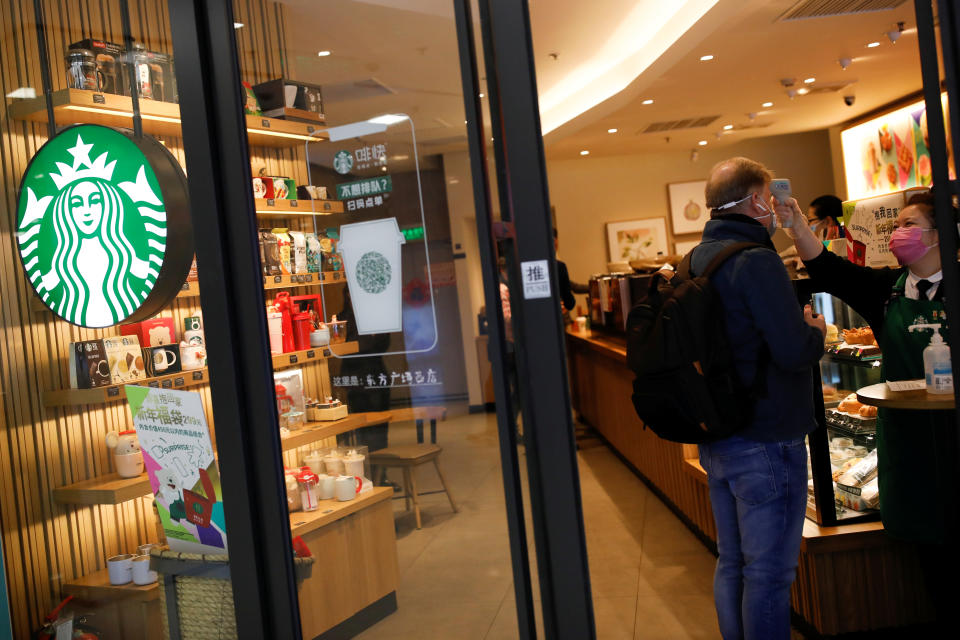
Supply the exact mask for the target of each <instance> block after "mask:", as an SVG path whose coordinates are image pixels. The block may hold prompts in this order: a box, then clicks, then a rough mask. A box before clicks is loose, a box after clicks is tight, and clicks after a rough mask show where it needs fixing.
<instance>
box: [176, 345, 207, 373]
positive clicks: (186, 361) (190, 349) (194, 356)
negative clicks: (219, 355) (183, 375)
mask: <svg viewBox="0 0 960 640" xmlns="http://www.w3.org/2000/svg"><path fill="white" fill-rule="evenodd" d="M180 361H181V362H182V363H183V370H184V371H192V370H193V369H202V368H203V367H205V366H206V365H207V354H206V349H205V348H204V346H203V345H199V344H187V343H185V342H181V343H180Z"/></svg>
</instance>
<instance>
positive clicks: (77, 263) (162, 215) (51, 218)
mask: <svg viewBox="0 0 960 640" xmlns="http://www.w3.org/2000/svg"><path fill="white" fill-rule="evenodd" d="M17 242H18V244H19V248H20V256H21V259H22V261H23V266H24V269H25V270H26V272H27V277H28V278H29V279H30V282H31V284H32V285H33V287H34V289H35V290H36V292H37V294H38V295H39V296H40V297H41V298H42V299H43V301H44V303H45V304H46V305H47V306H48V307H50V309H52V310H53V311H54V312H55V313H56V314H57V315H59V316H60V317H62V318H64V319H65V320H67V321H69V322H71V323H73V324H77V325H81V326H85V327H108V326H112V325H115V324H118V323H120V322H122V321H124V320H126V319H128V318H130V317H131V316H132V315H134V314H135V312H137V310H138V309H140V307H141V306H142V305H143V304H144V302H145V301H146V300H147V298H148V296H150V294H151V291H152V290H153V289H154V286H155V285H156V283H157V280H158V278H159V277H160V273H161V270H162V267H163V265H164V260H165V257H166V254H167V211H166V209H165V206H164V200H163V197H162V191H161V188H160V184H159V182H158V180H157V176H156V174H155V173H154V170H153V167H152V166H151V163H150V162H149V161H148V160H147V157H146V156H145V154H144V152H143V151H141V149H140V148H139V147H138V146H137V144H135V143H134V142H133V141H132V140H131V139H130V138H129V137H127V136H126V135H124V134H122V133H120V132H119V131H116V130H114V129H110V128H107V127H100V126H94V125H83V126H77V127H71V128H69V129H67V130H66V131H64V132H63V133H62V134H60V135H59V136H57V137H55V138H53V139H51V140H50V141H49V142H48V143H47V144H45V145H44V146H43V148H41V149H40V151H39V152H38V153H37V154H36V155H35V156H34V158H33V160H32V161H31V163H30V166H29V167H28V169H27V172H26V173H25V174H24V178H23V184H22V186H21V192H20V197H19V202H18V217H17Z"/></svg>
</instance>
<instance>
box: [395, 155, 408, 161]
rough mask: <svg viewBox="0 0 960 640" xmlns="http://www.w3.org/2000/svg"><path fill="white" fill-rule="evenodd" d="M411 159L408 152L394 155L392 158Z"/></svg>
mask: <svg viewBox="0 0 960 640" xmlns="http://www.w3.org/2000/svg"><path fill="white" fill-rule="evenodd" d="M409 159H410V156H408V155H407V154H403V155H398V156H393V158H391V160H409Z"/></svg>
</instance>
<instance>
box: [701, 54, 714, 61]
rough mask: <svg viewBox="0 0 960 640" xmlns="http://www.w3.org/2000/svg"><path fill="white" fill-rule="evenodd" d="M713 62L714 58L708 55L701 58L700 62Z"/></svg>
mask: <svg viewBox="0 0 960 640" xmlns="http://www.w3.org/2000/svg"><path fill="white" fill-rule="evenodd" d="M711 60H713V56H711V55H709V54H707V55H705V56H700V62H709V61H711Z"/></svg>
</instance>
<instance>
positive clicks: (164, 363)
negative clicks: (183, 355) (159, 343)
mask: <svg viewBox="0 0 960 640" xmlns="http://www.w3.org/2000/svg"><path fill="white" fill-rule="evenodd" d="M171 358H172V359H171ZM175 364H177V354H175V353H174V352H173V351H172V350H169V349H162V348H161V349H154V350H153V370H154V371H156V372H157V373H160V372H161V371H166V370H167V369H168V368H170V367H172V366H173V365H175Z"/></svg>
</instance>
